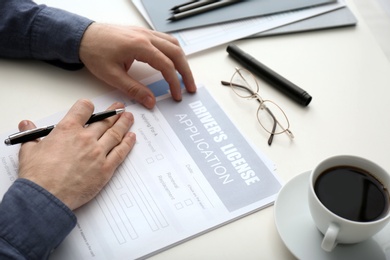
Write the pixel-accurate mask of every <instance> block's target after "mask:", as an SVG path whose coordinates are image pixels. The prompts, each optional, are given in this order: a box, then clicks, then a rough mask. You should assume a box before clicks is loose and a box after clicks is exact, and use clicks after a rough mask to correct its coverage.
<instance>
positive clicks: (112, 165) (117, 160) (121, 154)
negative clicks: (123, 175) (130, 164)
mask: <svg viewBox="0 0 390 260" xmlns="http://www.w3.org/2000/svg"><path fill="white" fill-rule="evenodd" d="M135 140H136V136H135V134H134V133H133V132H128V133H126V135H125V136H124V137H123V140H122V142H121V143H120V144H119V145H117V146H115V147H114V148H113V149H112V150H111V151H110V153H109V154H108V155H107V160H106V163H107V165H108V167H109V169H108V170H109V171H111V172H114V170H115V169H116V168H117V167H118V166H119V165H120V164H121V163H122V162H123V161H124V160H125V159H126V156H127V155H128V154H129V152H130V151H131V149H133V147H134V144H135Z"/></svg>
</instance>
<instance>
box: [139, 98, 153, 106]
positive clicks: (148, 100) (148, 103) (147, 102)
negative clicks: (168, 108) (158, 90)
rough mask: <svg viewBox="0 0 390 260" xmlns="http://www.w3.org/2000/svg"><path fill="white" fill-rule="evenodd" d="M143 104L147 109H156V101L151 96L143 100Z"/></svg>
mask: <svg viewBox="0 0 390 260" xmlns="http://www.w3.org/2000/svg"><path fill="white" fill-rule="evenodd" d="M142 104H143V105H144V106H145V107H147V108H153V107H154V99H153V98H152V97H150V96H147V97H146V98H145V99H144V100H143V102H142Z"/></svg>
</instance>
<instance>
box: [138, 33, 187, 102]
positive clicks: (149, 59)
mask: <svg viewBox="0 0 390 260" xmlns="http://www.w3.org/2000/svg"><path fill="white" fill-rule="evenodd" d="M161 41H164V43H161ZM156 42H159V43H158V44H156V45H157V46H158V47H156V46H155V45H154V44H155V43H156ZM164 44H168V45H170V46H171V48H174V47H173V46H176V45H174V44H172V43H170V42H168V41H165V40H163V39H161V38H158V39H154V40H153V44H152V43H149V45H148V46H145V47H144V48H141V49H140V50H139V51H138V53H137V55H136V60H138V61H141V62H145V63H148V64H149V65H150V66H151V67H153V68H154V69H156V70H158V71H160V72H161V74H162V75H163V77H164V79H165V80H166V81H167V82H168V84H169V88H170V90H171V95H172V97H173V99H174V100H177V101H179V100H181V88H180V86H181V84H180V81H179V78H178V75H177V72H176V68H175V64H174V63H173V61H172V60H171V59H170V58H169V57H168V56H167V55H166V54H165V53H164V52H163V51H162V50H161V49H167V48H168V47H167V46H164V47H163V45H164ZM176 48H178V49H180V48H179V47H177V46H176Z"/></svg>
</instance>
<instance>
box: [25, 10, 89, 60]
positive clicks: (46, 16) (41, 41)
mask: <svg viewBox="0 0 390 260" xmlns="http://www.w3.org/2000/svg"><path fill="white" fill-rule="evenodd" d="M92 22H93V21H92V20H90V19H88V18H85V17H83V16H79V15H77V14H73V13H70V12H67V11H64V10H61V9H57V8H52V7H47V6H45V7H44V8H42V9H41V10H40V12H39V13H38V14H37V15H36V17H35V19H34V22H33V25H32V29H31V53H32V56H33V57H34V58H35V59H39V60H46V61H51V63H53V62H54V63H57V62H56V61H60V62H63V63H68V64H80V63H81V61H80V58H79V50H80V43H81V39H82V37H83V35H84V32H85V30H86V29H87V28H88V26H89V25H90V24H91V23H92Z"/></svg>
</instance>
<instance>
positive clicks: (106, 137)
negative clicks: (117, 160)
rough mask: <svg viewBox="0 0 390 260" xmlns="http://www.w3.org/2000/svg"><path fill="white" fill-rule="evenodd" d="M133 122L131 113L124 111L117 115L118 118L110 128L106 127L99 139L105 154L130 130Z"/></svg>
mask: <svg viewBox="0 0 390 260" xmlns="http://www.w3.org/2000/svg"><path fill="white" fill-rule="evenodd" d="M133 123H134V117H133V114H132V113H130V112H125V113H123V114H121V115H120V116H119V118H118V120H117V121H116V122H115V124H114V125H113V126H112V127H111V128H109V129H107V131H106V132H105V133H104V134H103V135H102V137H101V138H100V139H99V143H100V144H101V145H102V147H103V149H104V150H105V152H106V154H108V153H109V152H110V151H111V150H112V149H113V148H114V147H115V146H117V145H118V144H120V143H121V142H122V141H123V137H124V136H125V135H126V133H127V132H128V131H129V130H130V127H131V126H132V125H133Z"/></svg>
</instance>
